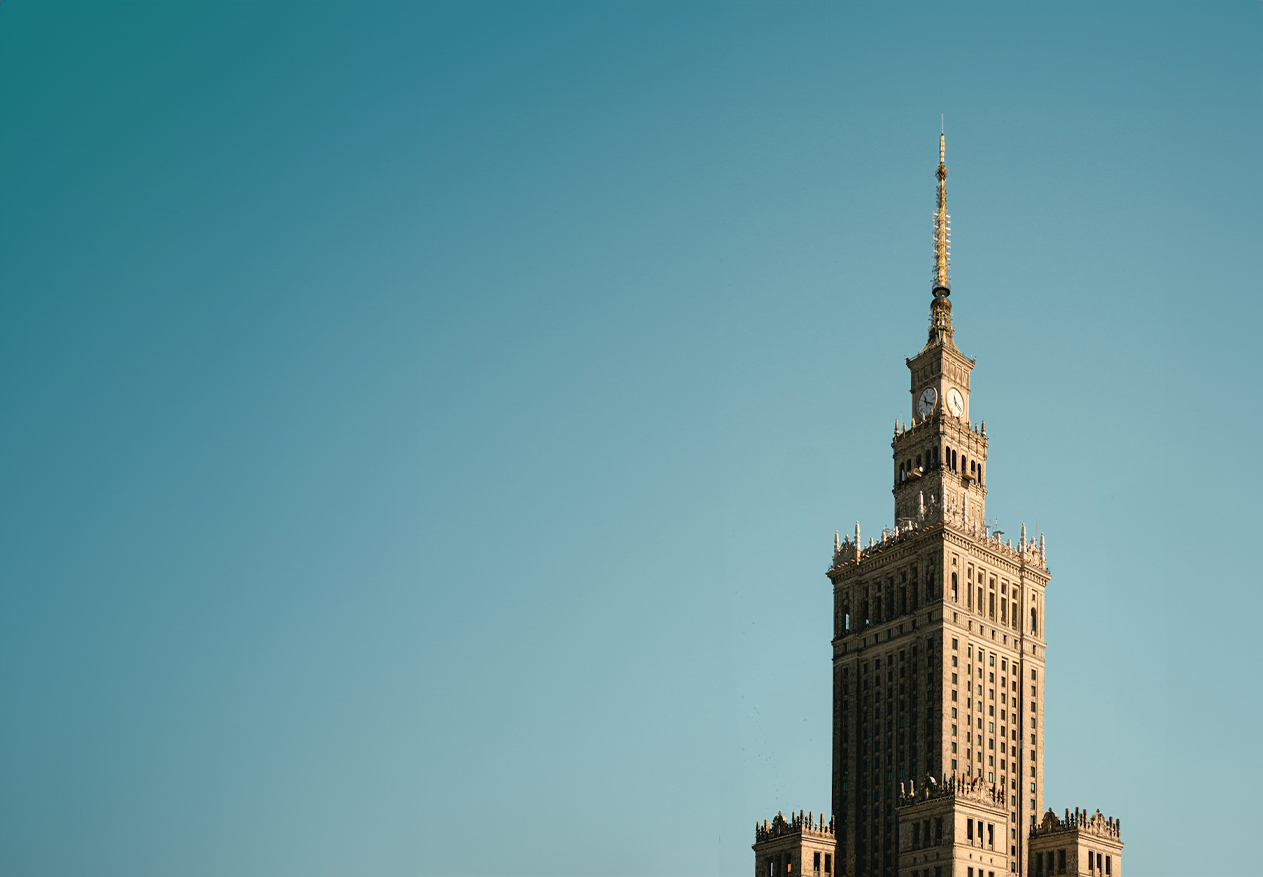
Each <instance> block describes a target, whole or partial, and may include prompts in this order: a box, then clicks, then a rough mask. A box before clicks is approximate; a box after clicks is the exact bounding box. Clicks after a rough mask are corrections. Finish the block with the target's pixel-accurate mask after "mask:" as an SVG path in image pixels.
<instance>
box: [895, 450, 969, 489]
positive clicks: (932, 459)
mask: <svg viewBox="0 0 1263 877" xmlns="http://www.w3.org/2000/svg"><path fill="white" fill-rule="evenodd" d="M943 461H946V462H947V468H948V469H950V470H951V471H953V472H959V473H960V474H961V475H964V474H965V471H966V469H965V467H966V465H968V467H969V469H968V471H969V477H970V478H973V479H976V480H977V482H978V483H979V484H982V464H981V463H979V462H977V460H971V459H969V457H967V456H966V455H964V454H960V455H959V459H958V458H957V453H956V450H955V449H954V448H953V447H952V446H951V445H944V446H943V453H942V455H941V456H940V454H939V449H938V448H937V447H934V448H929V449H927V450H926V451H925V453H924V454H917V455H916V458H915V459H914V458H912V457H909V458H908V459H906V460H903V461H901V462H900V463H899V474H898V476H897V481H896V483H897V484H902V483H903V482H905V481H907V480H908V479H909V478H911V477H913V475H914V474H915V475H920V474H922V473H925V472H929V471H930V470H932V469H938V468H939V467H940V466H941V465H942V463H943Z"/></svg>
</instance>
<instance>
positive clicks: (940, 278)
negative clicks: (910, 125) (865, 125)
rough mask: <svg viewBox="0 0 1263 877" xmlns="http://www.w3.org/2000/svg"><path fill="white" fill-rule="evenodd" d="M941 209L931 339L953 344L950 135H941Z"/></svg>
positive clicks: (938, 174) (937, 213)
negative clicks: (948, 206)
mask: <svg viewBox="0 0 1263 877" xmlns="http://www.w3.org/2000/svg"><path fill="white" fill-rule="evenodd" d="M935 176H936V177H938V209H937V210H935V211H934V275H933V281H934V287H933V289H934V300H933V301H932V302H931V303H930V339H929V341H927V342H926V347H929V346H930V345H932V344H936V343H937V344H949V345H950V344H952V303H951V302H950V301H948V300H947V297H948V296H949V295H951V294H952V290H951V285H952V276H951V269H952V217H951V216H950V215H948V212H947V137H946V135H945V134H944V132H943V130H942V129H941V128H940V129H939V135H938V171H937V172H936V173H935Z"/></svg>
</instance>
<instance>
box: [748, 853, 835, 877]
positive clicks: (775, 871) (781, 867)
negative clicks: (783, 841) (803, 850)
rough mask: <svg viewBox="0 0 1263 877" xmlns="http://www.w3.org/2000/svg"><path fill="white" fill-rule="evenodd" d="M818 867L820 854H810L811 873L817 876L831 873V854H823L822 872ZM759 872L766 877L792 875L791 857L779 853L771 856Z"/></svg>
mask: <svg viewBox="0 0 1263 877" xmlns="http://www.w3.org/2000/svg"><path fill="white" fill-rule="evenodd" d="M820 865H821V856H820V853H819V852H818V851H817V852H814V853H812V856H811V867H812V871H814V872H815V873H817V874H832V873H833V853H825V854H824V870H823V871H822V870H821V868H820ZM759 870H760V873H762V874H765V875H766V877H780V875H782V874H793V873H794V859H793V856H792V855H791V854H789V853H781V854H780V855H776V856H772V857H770V858H768V859H767V860H766V861H765V862H764V863H763V867H762V868H761V869H759Z"/></svg>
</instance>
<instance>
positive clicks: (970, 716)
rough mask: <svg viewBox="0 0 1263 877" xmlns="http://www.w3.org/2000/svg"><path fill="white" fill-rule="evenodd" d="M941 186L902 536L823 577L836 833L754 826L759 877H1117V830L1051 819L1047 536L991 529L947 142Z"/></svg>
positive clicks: (897, 493) (799, 820)
mask: <svg viewBox="0 0 1263 877" xmlns="http://www.w3.org/2000/svg"><path fill="white" fill-rule="evenodd" d="M937 177H938V206H937V208H936V209H935V212H934V271H933V275H932V281H931V293H932V300H931V302H930V329H929V336H928V338H927V339H926V341H925V345H924V346H923V347H922V348H921V350H920V351H919V352H918V353H917V354H916V355H915V356H913V357H912V358H910V359H908V360H906V362H907V366H908V371H909V373H910V378H911V383H910V386H909V389H910V392H911V402H912V409H911V412H910V414H909V416H908V420H907V421H904V420H901V419H900V420H896V421H895V432H894V437H893V438H892V439H891V449H892V450H893V452H894V471H893V482H894V484H893V487H892V488H891V490H892V492H893V494H894V498H895V522H894V523H895V525H894V526H893V527H884V528H882V530H881V537H880V538H879V539H874V538H871V537H870V538H869V540H868V543H867V544H865V543H864V542H862V541H861V539H860V527H859V524H858V523H857V524H856V525H855V534H854V537H852V536H851V535H849V534H848V536H847V537H846V538H845V539H843V538H842V537H841V535H840V534H837V533H835V534H834V541H833V561H832V563H831V564H830V565H829V569H828V572H827V575H828V577H829V581H830V583H831V584H832V586H833V640H832V643H831V646H832V652H833V739H832V744H831V745H832V756H833V758H832V762H833V764H832V777H831V780H832V786H833V814H834V815H833V819H831V820H829V821H828V822H825V820H824V817H823V816H821V817H820V819H819V820H817V819H816V818H815V817H814V816H813V815H812V814H810V813H808V814H803V812H802V811H799V813H798V816H797V817H794V816H793V814H792V813H791V818H790V819H789V820H788V821H787V820H785V819H784V817H781V816H778V817H777V819H775V820H773V821H772V822H771V823H770V824H769V823H768V822H767V821H764V822H763V823H762V824H761V825H756V829H755V844H754V853H755V874H756V875H759V877H783V875H791V877H792V875H795V874H798V873H801V874H803V875H804V877H1006V875H1007V877H1013V875H1018V877H1022V875H1025V877H1051V875H1054V874H1056V875H1062V874H1067V873H1071V874H1078V875H1080V877H1121V874H1122V840H1121V834H1120V828H1119V823H1118V820H1116V819H1108V818H1106V817H1104V816H1102V815H1101V814H1100V813H1099V812H1098V813H1096V814H1095V815H1094V816H1092V817H1089V816H1088V815H1087V812H1086V811H1079V810H1076V811H1075V814H1074V815H1073V816H1071V814H1070V811H1069V810H1067V811H1066V814H1065V818H1064V819H1059V818H1058V817H1057V816H1056V814H1054V813H1053V812H1052V811H1047V812H1045V810H1044V686H1045V679H1044V669H1045V658H1046V649H1047V642H1046V640H1045V638H1044V598H1045V593H1046V591H1047V587H1048V581H1049V575H1050V574H1049V570H1048V562H1047V557H1046V555H1045V553H1044V538H1043V537H1042V536H1040V537H1038V538H1037V539H1034V538H1032V539H1028V538H1027V535H1026V526H1025V525H1022V527H1021V536H1020V537H1019V538H1017V539H1014V538H1013V537H1011V536H1010V537H1009V538H1007V539H1002V538H1001V536H1003V535H1004V534H1003V531H1001V530H998V529H995V528H994V527H992V526H990V525H989V524H988V522H987V520H986V502H987V487H988V484H989V477H988V476H989V472H988V469H987V430H986V424H985V422H979V423H977V424H975V423H974V421H973V420H972V419H971V415H970V391H971V389H972V386H971V376H972V374H973V368H974V361H973V360H972V359H970V358H969V357H967V356H965V354H963V353H961V352H960V350H959V349H957V347H956V342H955V339H954V337H953V329H952V304H951V277H950V266H951V219H950V217H949V216H948V214H947V163H946V155H945V138H944V137H943V136H942V135H941V134H940V136H939V164H938V172H937ZM769 825H770V827H769ZM1085 866H1086V867H1085ZM1068 868H1069V870H1067V869H1068Z"/></svg>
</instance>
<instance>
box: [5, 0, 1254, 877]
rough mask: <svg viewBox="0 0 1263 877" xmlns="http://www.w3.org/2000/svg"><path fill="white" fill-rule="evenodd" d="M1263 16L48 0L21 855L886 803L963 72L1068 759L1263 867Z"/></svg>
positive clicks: (17, 149) (11, 91)
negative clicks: (834, 768)
mask: <svg viewBox="0 0 1263 877" xmlns="http://www.w3.org/2000/svg"><path fill="white" fill-rule="evenodd" d="M1260 47H1263V5H1260V4H1259V3H1257V2H1248V3H1218V4H1179V5H1161V4H1154V3H1143V4H1134V5H1126V4H1087V5H1083V6H1070V5H1062V4H1057V5H1055V6H1053V7H1051V8H1050V6H1049V4H1022V5H1012V4H1005V5H996V6H977V5H974V6H961V5H941V6H938V5H911V4H890V5H888V6H883V7H880V8H877V7H872V8H868V9H860V8H855V7H852V6H845V7H842V6H837V5H824V4H807V3H804V4H793V5H782V4H773V5H765V6H748V5H733V4H706V5H688V4H665V3H658V4H644V5H616V4H572V5H540V4H531V5H527V4H522V3H514V4H508V5H501V6H495V5H477V4H460V5H403V4H390V5H368V4H296V3H291V4H276V5H269V4H246V3H229V4H211V3H199V4H188V5H179V4H152V5H118V4H92V5H87V6H76V5H69V4H25V3H20V2H13V0H6V2H4V3H3V6H0V870H3V872H4V873H5V874H11V875H76V877H77V875H83V874H93V875H97V877H113V875H120V877H121V875H127V877H148V875H154V877H158V875H161V877H169V875H175V874H178V875H185V877H200V875H269V877H275V875H281V877H284V875H304V877H310V875H347V874H372V875H418V874H565V875H569V874H629V875H635V874H645V875H649V874H690V875H691V874H734V875H735V874H747V873H749V871H750V868H751V867H752V854H751V852H750V844H751V843H752V841H753V826H754V823H755V821H756V820H758V819H763V818H767V817H771V816H773V815H774V814H775V813H776V812H777V811H778V810H784V811H787V812H788V811H789V810H790V809H793V810H797V809H799V808H802V809H810V810H814V811H816V812H820V811H822V810H824V811H827V810H828V808H829V765H830V755H829V741H830V733H831V731H830V696H831V695H830V687H829V679H830V669H829V668H830V646H829V639H830V635H831V631H830V611H831V610H830V600H831V594H830V589H829V585H828V581H827V579H826V578H825V575H824V572H825V569H826V567H827V566H828V563H829V560H830V555H831V549H832V542H833V532H834V530H835V529H836V528H842V529H843V530H845V529H846V528H849V527H851V526H853V524H854V522H855V520H856V519H858V520H859V521H860V522H861V526H862V527H863V528H864V531H865V535H868V534H873V533H877V532H878V531H879V530H880V528H881V527H882V526H883V525H887V524H890V523H891V522H892V514H893V503H892V498H891V496H890V485H891V472H892V468H891V462H890V446H889V441H890V437H891V427H892V425H893V422H894V420H895V418H896V417H903V418H906V417H907V416H908V413H909V410H910V407H909V397H908V377H907V370H906V368H905V366H904V357H906V356H909V355H911V354H913V353H915V352H916V351H917V350H918V349H919V348H920V346H921V344H922V343H923V342H924V339H925V331H926V326H927V315H928V307H929V302H930V283H929V280H930V266H931V247H930V244H931V214H932V211H933V206H934V183H935V181H934V168H935V165H936V164H937V140H938V133H939V116H940V113H943V114H946V120H947V137H948V140H947V144H948V152H947V157H948V167H949V169H950V172H951V176H950V178H949V180H948V205H949V208H950V210H951V213H952V219H953V232H954V241H953V256H954V258H953V280H954V283H953V296H952V301H953V303H954V305H955V321H956V341H957V343H958V344H959V345H960V347H961V349H962V350H963V351H964V352H965V353H966V354H968V355H970V356H973V357H976V358H977V363H978V364H977V368H976V370H975V371H974V384H973V387H974V393H973V400H972V408H971V412H972V414H973V415H974V417H975V419H979V420H981V419H985V420H986V421H987V432H988V436H989V437H990V440H991V457H990V464H989V469H988V472H989V477H988V482H989V484H988V486H989V489H990V496H989V500H988V512H989V513H990V514H991V515H993V516H995V517H996V518H998V520H999V524H1000V526H1001V527H1002V528H1003V529H1005V530H1006V531H1008V532H1010V533H1015V532H1016V531H1017V528H1018V526H1019V525H1020V524H1021V523H1022V522H1025V523H1026V524H1027V525H1028V527H1030V528H1031V529H1032V531H1034V530H1035V529H1036V528H1038V530H1039V531H1040V532H1043V533H1046V534H1047V539H1048V551H1049V557H1050V565H1051V568H1052V572H1053V579H1052V583H1051V585H1050V588H1049V597H1048V619H1047V629H1048V638H1049V641H1050V646H1049V651H1048V673H1047V712H1046V715H1047V725H1046V730H1047V747H1046V751H1047V758H1046V768H1047V777H1048V779H1047V784H1046V794H1045V800H1046V802H1047V803H1048V804H1049V805H1050V806H1052V807H1054V808H1056V809H1057V811H1058V812H1060V811H1061V810H1062V809H1063V808H1065V807H1074V806H1081V807H1086V808H1089V809H1092V810H1095V809H1096V808H1098V807H1099V808H1100V809H1101V810H1102V811H1103V812H1105V813H1106V814H1108V815H1113V816H1118V817H1121V819H1122V821H1123V835H1124V840H1125V842H1126V844H1127V850H1126V857H1127V870H1128V873H1129V874H1131V875H1147V874H1152V875H1176V874H1243V873H1257V872H1258V867H1259V865H1258V857H1257V852H1256V849H1255V848H1256V846H1257V840H1256V834H1257V829H1256V827H1255V822H1256V821H1257V809H1258V808H1257V790H1258V788H1260V785H1261V784H1263V755H1261V754H1260V749H1259V746H1258V744H1257V738H1258V736H1259V728H1260V727H1261V726H1263V705H1261V698H1263V694H1261V691H1263V684H1260V681H1259V678H1258V661H1259V648H1258V645H1257V634H1256V629H1257V625H1258V622H1259V619H1260V617H1261V615H1263V597H1261V596H1260V589H1261V586H1263V581H1261V578H1263V577H1261V576H1260V572H1259V550H1258V549H1259V545H1260V541H1261V537H1260V535H1259V534H1260V531H1261V530H1263V478H1261V477H1260V471H1261V467H1260V465H1259V456H1260V454H1259V450H1260V446H1261V445H1263V415H1261V414H1260V395H1261V392H1260V382H1261V379H1263V367H1261V366H1260V360H1259V350H1260V343H1259V333H1260V331H1263V306H1261V305H1260V298H1261V297H1263V293H1261V292H1260V282H1259V276H1260V269H1259V254H1260V240H1261V239H1263V221H1261V220H1260V213H1259V204H1260V202H1261V201H1263V185H1261V184H1260V172H1259V170H1260V159H1261V158H1263V151H1261V150H1260V143H1263V112H1261V111H1263V51H1260ZM1237 625H1241V626H1240V627H1238V626H1237ZM1251 740H1254V741H1256V742H1254V743H1251V742H1250V741H1251Z"/></svg>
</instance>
